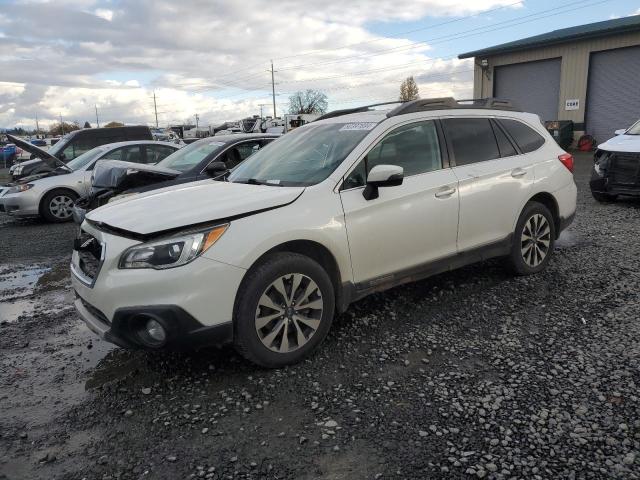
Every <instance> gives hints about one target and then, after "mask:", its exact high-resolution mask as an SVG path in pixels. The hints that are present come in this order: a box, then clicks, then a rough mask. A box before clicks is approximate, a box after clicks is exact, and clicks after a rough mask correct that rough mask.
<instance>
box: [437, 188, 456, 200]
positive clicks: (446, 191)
mask: <svg viewBox="0 0 640 480" xmlns="http://www.w3.org/2000/svg"><path fill="white" fill-rule="evenodd" d="M454 193H456V189H455V188H453V187H445V188H443V189H442V190H438V191H437V192H436V198H447V197H450V196H451V195H453V194H454Z"/></svg>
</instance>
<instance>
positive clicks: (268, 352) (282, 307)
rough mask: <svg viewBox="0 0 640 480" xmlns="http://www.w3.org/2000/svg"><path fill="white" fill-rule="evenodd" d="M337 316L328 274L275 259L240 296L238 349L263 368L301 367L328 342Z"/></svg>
mask: <svg viewBox="0 0 640 480" xmlns="http://www.w3.org/2000/svg"><path fill="white" fill-rule="evenodd" d="M334 310H335V295H334V290H333V284H332V283H331V279H330V278H329V275H328V274H327V272H326V271H325V270H324V268H322V267H321V266H320V265H319V264H318V263H317V262H315V261H314V260H312V259H311V258H309V257H306V256H304V255H300V254H297V253H284V252H283V253H274V254H272V255H270V256H269V257H267V258H266V260H265V261H263V262H261V263H260V264H259V265H258V266H257V267H255V268H253V269H252V270H251V271H249V273H247V276H246V277H245V279H244V280H243V282H242V285H241V287H240V289H239V291H238V297H237V300H236V307H235V314H234V343H235V346H236V349H237V350H238V352H239V353H240V354H241V355H242V356H244V357H245V358H246V359H247V360H250V361H251V362H253V363H256V364H257V365H260V366H262V367H267V368H278V367H283V366H285V365H291V364H294V363H297V362H300V361H301V360H302V359H304V358H305V357H307V356H308V355H309V354H310V353H312V352H313V351H314V350H315V349H316V348H317V347H318V345H320V343H322V341H323V340H324V338H325V337H326V336H327V333H328V332H329V328H330V327H331V322H332V321H333V315H334Z"/></svg>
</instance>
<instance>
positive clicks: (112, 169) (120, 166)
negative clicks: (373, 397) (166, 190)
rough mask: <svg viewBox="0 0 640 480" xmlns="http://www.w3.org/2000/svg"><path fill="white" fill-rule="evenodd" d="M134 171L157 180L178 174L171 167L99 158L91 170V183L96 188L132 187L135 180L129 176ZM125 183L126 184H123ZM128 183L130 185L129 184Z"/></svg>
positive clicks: (170, 177) (178, 173)
mask: <svg viewBox="0 0 640 480" xmlns="http://www.w3.org/2000/svg"><path fill="white" fill-rule="evenodd" d="M136 172H144V173H147V174H149V175H147V177H149V176H153V177H154V178H157V181H158V182H161V181H163V180H171V179H174V178H176V177H177V176H178V175H180V173H181V172H180V171H178V170H173V169H171V168H165V167H159V166H156V165H146V164H143V163H133V162H123V161H121V160H101V161H99V162H98V163H97V164H96V166H95V168H94V170H93V176H92V177H93V179H92V181H91V185H92V186H93V187H96V188H109V189H116V190H120V189H121V188H122V187H125V188H134V187H136V186H141V185H144V184H141V185H136V182H135V180H134V179H132V178H130V177H131V176H132V174H134V173H136ZM129 179H130V180H131V181H127V180H129ZM125 184H127V185H126V186H125ZM129 184H130V185H129Z"/></svg>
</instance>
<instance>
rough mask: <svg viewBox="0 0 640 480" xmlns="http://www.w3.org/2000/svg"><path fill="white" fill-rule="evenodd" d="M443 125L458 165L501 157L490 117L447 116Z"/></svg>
mask: <svg viewBox="0 0 640 480" xmlns="http://www.w3.org/2000/svg"><path fill="white" fill-rule="evenodd" d="M442 126H443V127H444V131H445V134H446V136H447V138H448V140H449V142H450V144H451V147H452V148H453V154H454V158H455V162H456V166H458V167H459V166H462V165H469V164H472V163H478V162H485V161H487V160H493V159H496V158H500V151H499V150H498V144H497V142H496V137H495V135H494V133H493V128H492V127H491V123H490V122H489V119H488V118H446V119H444V120H442Z"/></svg>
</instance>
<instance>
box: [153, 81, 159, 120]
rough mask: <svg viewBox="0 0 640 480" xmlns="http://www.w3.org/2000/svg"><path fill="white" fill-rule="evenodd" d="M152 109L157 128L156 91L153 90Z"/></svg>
mask: <svg viewBox="0 0 640 480" xmlns="http://www.w3.org/2000/svg"><path fill="white" fill-rule="evenodd" d="M153 110H154V111H155V112H156V128H158V106H157V105H156V91H155V90H154V91H153Z"/></svg>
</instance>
